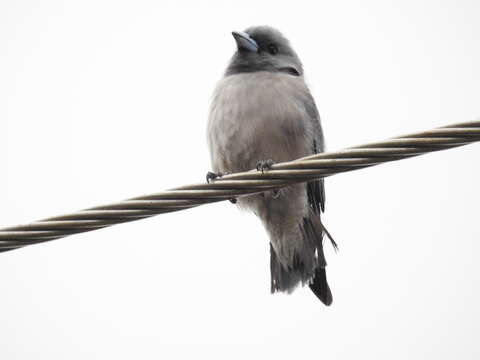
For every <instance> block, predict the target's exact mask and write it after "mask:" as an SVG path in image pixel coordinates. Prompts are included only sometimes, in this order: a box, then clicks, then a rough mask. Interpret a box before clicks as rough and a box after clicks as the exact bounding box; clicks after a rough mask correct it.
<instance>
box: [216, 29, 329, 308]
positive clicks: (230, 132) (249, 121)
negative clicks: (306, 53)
mask: <svg viewBox="0 0 480 360" xmlns="http://www.w3.org/2000/svg"><path fill="white" fill-rule="evenodd" d="M232 35H233V38H234V40H235V42H236V50H235V52H234V54H233V56H232V58H231V59H230V62H229V63H228V66H227V68H226V70H225V72H224V75H223V77H222V78H221V79H220V81H219V82H218V83H217V85H216V88H215V90H214V92H213V96H212V99H211V104H210V109H209V116H208V124H207V142H208V148H209V153H210V161H211V166H212V171H211V172H208V173H207V181H215V180H216V179H217V178H218V177H221V176H222V175H224V174H228V173H233V172H239V171H248V170H251V169H255V168H256V169H257V170H258V171H262V172H264V171H268V170H269V169H270V168H271V167H272V166H273V164H275V163H277V162H285V161H290V160H294V159H297V158H301V157H305V156H308V155H312V154H318V153H320V152H323V151H324V136H323V131H322V126H321V123H320V116H319V112H318V110H317V106H316V104H315V100H314V98H313V96H312V95H311V93H310V90H309V88H308V86H307V84H306V82H305V78H304V70H303V66H302V63H301V61H300V58H299V57H298V55H297V53H296V52H295V51H294V50H293V48H292V46H291V45H290V42H289V40H288V39H287V38H286V37H285V36H284V35H283V34H282V33H281V32H280V31H279V30H277V29H275V28H273V27H271V26H252V27H249V28H247V29H246V30H244V31H233V32H232ZM232 202H234V203H235V202H236V203H237V205H238V206H239V207H240V208H242V209H246V210H250V211H252V212H253V213H255V214H256V215H257V216H258V217H259V218H260V220H261V222H262V223H263V225H264V227H265V229H266V232H267V233H268V237H269V243H270V273H271V284H270V285H271V286H270V288H271V292H272V293H275V292H285V293H291V292H292V291H293V290H294V289H295V288H297V287H298V286H299V285H300V284H301V285H302V286H305V285H308V286H309V288H310V289H311V290H312V292H313V293H314V294H315V295H316V296H317V297H318V298H319V299H320V300H321V302H322V303H324V304H325V305H327V306H329V305H331V303H332V300H333V297H332V292H331V290H330V287H329V285H328V282H327V276H326V271H325V267H326V265H327V263H326V260H325V255H324V249H323V242H324V237H325V235H327V237H328V238H329V239H330V240H331V242H332V244H333V246H334V247H335V249H336V248H337V245H336V243H335V241H334V240H333V239H332V238H331V236H330V234H329V233H328V231H327V230H326V228H325V227H324V226H323V223H322V221H321V213H322V212H324V210H325V185H324V181H323V179H319V180H315V181H310V182H308V183H306V184H305V183H303V184H297V185H292V186H288V187H285V188H282V189H280V190H274V191H272V190H270V191H267V192H264V193H262V194H255V195H250V196H244V197H240V198H238V199H232Z"/></svg>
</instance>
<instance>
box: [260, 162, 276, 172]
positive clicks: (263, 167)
mask: <svg viewBox="0 0 480 360" xmlns="http://www.w3.org/2000/svg"><path fill="white" fill-rule="evenodd" d="M273 164H275V161H273V160H272V159H268V160H260V161H259V162H257V170H258V171H261V172H262V174H263V172H264V171H265V170H270V169H271V168H272V165H273Z"/></svg>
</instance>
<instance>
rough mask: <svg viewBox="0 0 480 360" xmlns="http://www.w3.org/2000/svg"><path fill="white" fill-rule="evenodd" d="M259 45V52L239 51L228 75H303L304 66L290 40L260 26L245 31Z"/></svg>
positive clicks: (272, 29)
mask: <svg viewBox="0 0 480 360" xmlns="http://www.w3.org/2000/svg"><path fill="white" fill-rule="evenodd" d="M245 32H246V33H247V34H248V35H249V36H250V37H251V38H252V39H253V40H255V42H256V43H257V45H258V51H257V52H252V51H248V50H244V49H240V50H237V52H236V53H235V54H234V55H233V57H232V59H231V61H230V64H229V66H228V68H227V71H226V75H232V74H239V73H245V72H256V71H271V72H283V73H287V74H290V75H293V76H300V75H302V74H303V69H302V64H301V62H300V60H299V58H298V56H297V54H296V53H295V51H294V50H293V49H292V47H291V46H290V43H289V42H288V40H287V39H286V38H285V37H284V36H283V35H282V34H281V33H280V32H279V31H278V30H276V29H274V28H271V27H267V26H259V27H252V28H249V29H247V30H246V31H245Z"/></svg>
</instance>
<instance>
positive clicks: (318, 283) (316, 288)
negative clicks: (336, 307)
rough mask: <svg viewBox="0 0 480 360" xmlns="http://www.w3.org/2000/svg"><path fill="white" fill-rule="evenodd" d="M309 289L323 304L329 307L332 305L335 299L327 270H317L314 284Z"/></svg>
mask: <svg viewBox="0 0 480 360" xmlns="http://www.w3.org/2000/svg"><path fill="white" fill-rule="evenodd" d="M309 287H310V289H311V290H312V291H313V293H314V294H315V295H316V296H317V297H318V298H319V299H320V301H321V302H322V303H324V304H325V305H327V306H330V305H331V304H332V301H333V297H332V292H331V291H330V287H329V286H328V283H327V272H326V271H325V268H318V269H317V270H315V276H314V278H313V282H312V283H311V284H310V285H309Z"/></svg>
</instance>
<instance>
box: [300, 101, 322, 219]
mask: <svg viewBox="0 0 480 360" xmlns="http://www.w3.org/2000/svg"><path fill="white" fill-rule="evenodd" d="M304 106H305V109H306V111H307V114H308V117H309V121H310V122H311V124H312V126H313V140H312V154H318V153H320V152H323V151H324V149H325V143H324V138H323V131H322V125H321V124H320V115H319V114H318V110H317V106H316V105H315V100H314V99H313V97H312V96H311V95H310V94H308V98H307V99H306V100H305V101H304ZM307 195H308V203H309V204H310V207H311V208H312V210H313V211H314V212H315V214H317V215H320V211H321V212H324V211H325V183H324V181H323V179H320V180H315V181H310V182H308V183H307Z"/></svg>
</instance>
